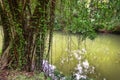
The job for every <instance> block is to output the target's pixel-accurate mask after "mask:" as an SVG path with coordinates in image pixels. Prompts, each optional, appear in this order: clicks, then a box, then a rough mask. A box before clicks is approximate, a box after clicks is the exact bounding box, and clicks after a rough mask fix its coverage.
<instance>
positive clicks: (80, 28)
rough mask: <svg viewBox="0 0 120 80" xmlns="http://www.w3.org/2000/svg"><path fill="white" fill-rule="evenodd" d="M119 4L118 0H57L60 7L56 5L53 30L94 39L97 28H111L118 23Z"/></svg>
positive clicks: (119, 20)
mask: <svg viewBox="0 0 120 80" xmlns="http://www.w3.org/2000/svg"><path fill="white" fill-rule="evenodd" d="M60 3H61V4H60ZM60 5H62V7H61V6H60ZM119 5H120V1H119V0H116V1H107V0H106V1H99V0H91V1H90V2H89V1H88V0H75V1H66V0H65V1H64V2H59V4H58V6H60V7H57V9H58V10H56V21H55V30H66V31H70V32H72V33H80V34H81V35H82V36H83V39H85V38H87V37H88V38H90V39H94V38H95V37H96V31H97V30H99V29H106V30H112V29H114V28H115V26H116V25H119V24H120V23H119V22H120V8H119ZM60 9H62V12H61V10H60Z"/></svg>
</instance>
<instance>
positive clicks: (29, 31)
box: [0, 0, 54, 71]
mask: <svg viewBox="0 0 120 80" xmlns="http://www.w3.org/2000/svg"><path fill="white" fill-rule="evenodd" d="M53 1H54V0H53ZM37 2H38V4H37V5H36V8H35V10H34V12H33V14H32V12H31V7H30V4H31V3H30V0H21V1H18V0H8V1H0V16H1V21H2V27H3V32H4V43H3V48H2V49H3V50H2V55H1V57H0V69H5V68H12V69H20V70H26V71H34V70H35V69H36V70H39V71H42V61H43V56H44V53H45V52H44V50H45V38H46V33H47V31H48V30H49V29H50V31H51V29H52V30H53V28H52V27H53V25H51V28H48V16H50V15H48V13H47V10H48V7H47V5H48V2H49V1H47V0H38V1H37ZM50 5H51V4H50ZM6 6H8V7H6ZM51 8H52V7H51ZM52 14H54V11H52V13H51V16H52ZM52 19H53V18H51V20H52ZM52 22H54V19H53V20H52ZM52 24H53V23H52Z"/></svg>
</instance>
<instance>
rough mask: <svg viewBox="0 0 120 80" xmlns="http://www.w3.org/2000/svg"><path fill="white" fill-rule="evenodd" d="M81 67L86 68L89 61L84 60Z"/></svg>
mask: <svg viewBox="0 0 120 80" xmlns="http://www.w3.org/2000/svg"><path fill="white" fill-rule="evenodd" d="M82 64H83V67H84V68H86V69H88V68H89V63H88V60H85V61H84V62H83V63H82Z"/></svg>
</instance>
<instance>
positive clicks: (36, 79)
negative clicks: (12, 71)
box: [8, 72, 51, 80]
mask: <svg viewBox="0 0 120 80" xmlns="http://www.w3.org/2000/svg"><path fill="white" fill-rule="evenodd" d="M8 79H9V80H51V79H50V77H45V75H44V73H43V72H41V73H39V74H35V75H33V76H26V75H22V74H21V75H16V76H9V77H8Z"/></svg>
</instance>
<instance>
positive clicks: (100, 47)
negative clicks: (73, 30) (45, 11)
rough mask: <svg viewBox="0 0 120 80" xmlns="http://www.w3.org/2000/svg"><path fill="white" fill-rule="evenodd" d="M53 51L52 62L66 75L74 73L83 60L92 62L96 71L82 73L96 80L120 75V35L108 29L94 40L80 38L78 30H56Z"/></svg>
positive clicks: (111, 79)
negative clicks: (108, 32)
mask: <svg viewBox="0 0 120 80" xmlns="http://www.w3.org/2000/svg"><path fill="white" fill-rule="evenodd" d="M51 53H52V54H51V56H52V57H51V62H52V64H54V65H55V66H56V67H57V69H58V70H59V71H61V72H62V73H63V74H64V75H67V76H69V75H71V74H73V72H76V70H75V69H76V68H77V67H78V65H79V64H81V63H82V64H84V63H85V62H88V63H87V65H90V66H91V68H94V71H93V72H92V69H87V70H88V71H86V72H85V71H84V73H82V74H85V75H86V76H89V77H92V78H94V79H95V80H119V79H120V76H119V74H120V35H115V34H105V33H104V34H99V35H98V36H97V37H96V38H95V39H94V40H90V39H86V40H84V41H80V37H79V35H77V34H76V35H73V34H69V35H68V34H66V33H61V32H55V33H54V36H53V46H52V50H51ZM82 53H83V54H82ZM77 56H79V57H78V58H77ZM89 70H91V71H89Z"/></svg>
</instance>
